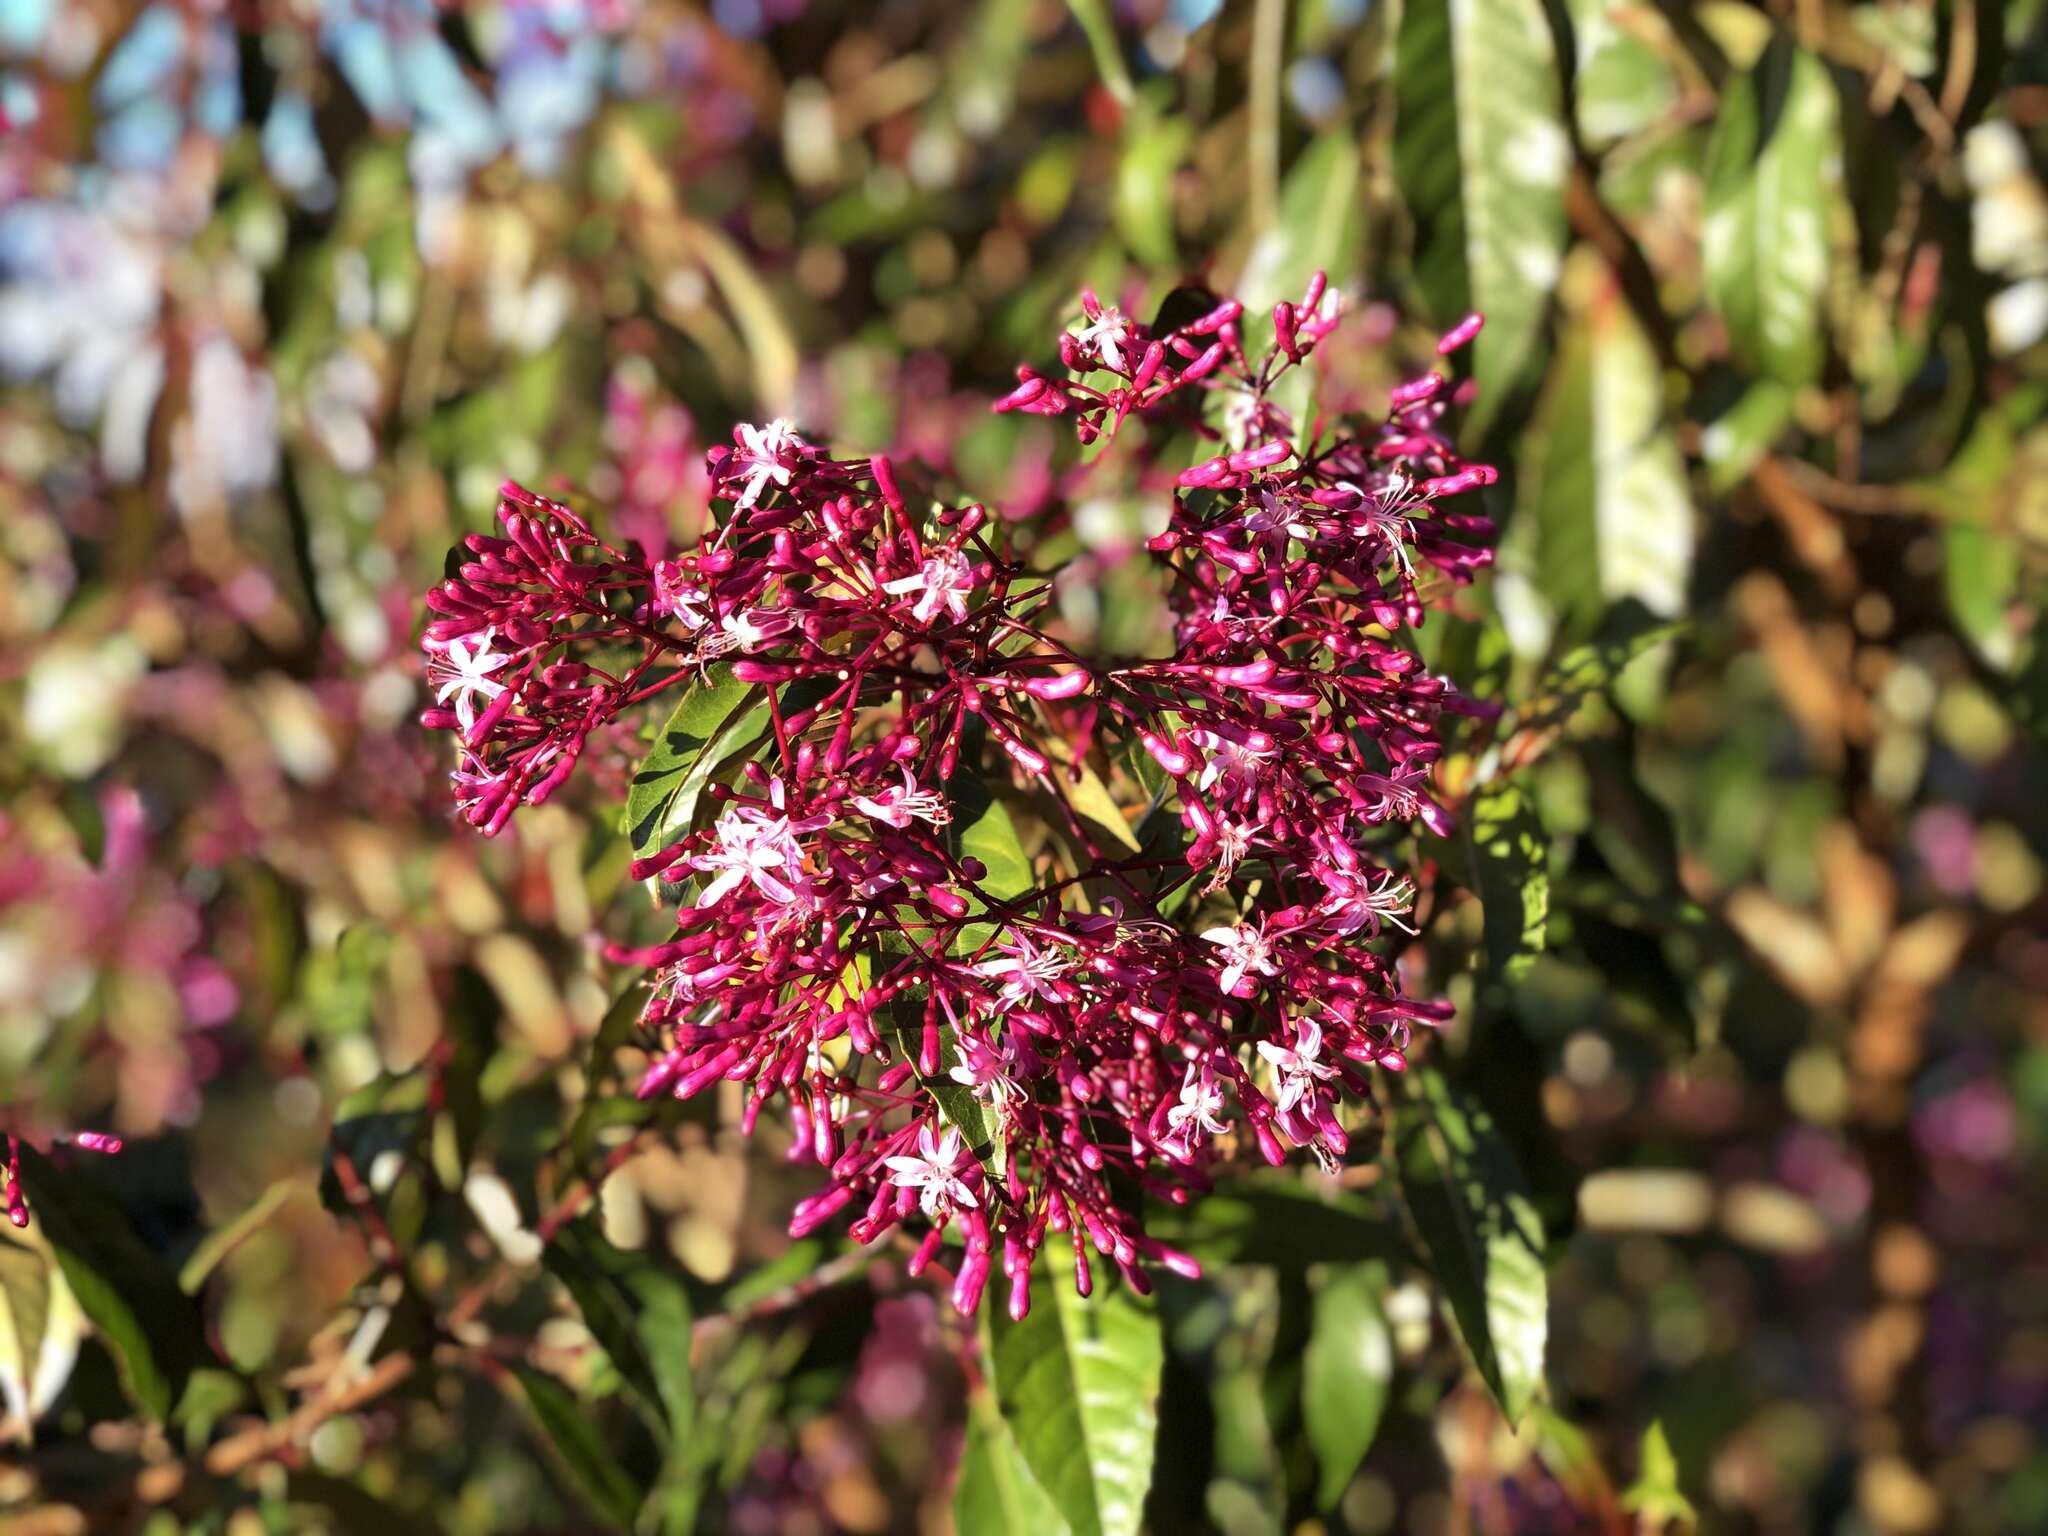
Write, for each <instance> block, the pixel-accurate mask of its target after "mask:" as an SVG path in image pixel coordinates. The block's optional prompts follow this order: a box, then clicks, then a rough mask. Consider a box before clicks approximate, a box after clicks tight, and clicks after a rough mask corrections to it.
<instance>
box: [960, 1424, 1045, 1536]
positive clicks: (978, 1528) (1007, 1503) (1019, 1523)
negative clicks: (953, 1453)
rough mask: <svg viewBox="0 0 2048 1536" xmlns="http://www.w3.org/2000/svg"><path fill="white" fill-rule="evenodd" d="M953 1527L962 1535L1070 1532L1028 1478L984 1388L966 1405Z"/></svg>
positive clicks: (1028, 1471) (1021, 1456) (1036, 1535)
mask: <svg viewBox="0 0 2048 1536" xmlns="http://www.w3.org/2000/svg"><path fill="white" fill-rule="evenodd" d="M953 1528H954V1530H956V1531H959V1532H961V1533H962V1536H967V1533H969V1532H972V1533H974V1536H981V1533H983V1532H987V1533H988V1536H1070V1530H1071V1528H1070V1527H1069V1526H1068V1525H1067V1522H1066V1521H1064V1520H1062V1519H1061V1518H1060V1514H1059V1511H1058V1510H1057V1509H1055V1508H1054V1507H1053V1502H1052V1500H1051V1498H1049V1497H1048V1496H1047V1494H1046V1491H1045V1490H1044V1489H1043V1488H1041V1487H1039V1485H1038V1479H1037V1478H1035V1477H1033V1476H1032V1475H1031V1468H1030V1466H1029V1465H1028V1464H1027V1463H1026V1462H1025V1460H1024V1453H1023V1452H1022V1451H1020V1450H1019V1449H1018V1448H1017V1441H1016V1438H1015V1437H1014V1436H1012V1435H1011V1433H1010V1431H1009V1427H1008V1426H1007V1425H1005V1424H1004V1423H1003V1419H1002V1414H1001V1412H1000V1410H998V1409H997V1407H996V1404H995V1399H994V1398H993V1397H992V1396H991V1395H990V1394H989V1393H988V1391H987V1390H986V1389H985V1388H984V1389H979V1390H976V1391H974V1392H972V1393H971V1394H970V1395H969V1397H968V1400H967V1443H966V1445H965V1446H964V1447H963V1448H962V1450H961V1452H960V1476H959V1481H958V1482H957V1483H956V1484H955V1486H954V1489H953Z"/></svg>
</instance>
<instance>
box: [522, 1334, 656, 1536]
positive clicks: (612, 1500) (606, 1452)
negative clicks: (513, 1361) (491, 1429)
mask: <svg viewBox="0 0 2048 1536" xmlns="http://www.w3.org/2000/svg"><path fill="white" fill-rule="evenodd" d="M511 1374H512V1376H513V1377H514V1378H515V1379H516V1380H517V1381H518V1383H519V1386H520V1390H521V1391H522V1392H524V1393H525V1395H526V1406H527V1408H528V1410H529V1411H530V1412H531V1414H532V1416H533V1423H534V1427H535V1428H537V1429H538V1430H539V1431H540V1433H541V1436H542V1439H543V1440H544V1441H545V1443H546V1444H547V1446H548V1447H549V1449H550V1450H551V1451H553V1453H554V1456H555V1460H556V1463H557V1465H558V1466H560V1467H561V1469H562V1470H563V1471H564V1472H566V1473H567V1474H568V1476H569V1479H570V1481H571V1482H572V1484H573V1485H574V1486H575V1487H576V1489H577V1490H578V1491H579V1492H580V1493H581V1494H582V1495H583V1497H584V1499H585V1500H586V1501H587V1502H588V1503H589V1505H590V1508H591V1510H592V1512H594V1513H595V1514H598V1515H600V1516H602V1517H603V1519H604V1522H605V1524H606V1525H607V1526H608V1527H609V1528H611V1529H613V1530H627V1529H630V1528H631V1527H632V1524H633V1517H634V1515H635V1514H636V1513H637V1512H638V1511H639V1508H640V1491H639V1489H638V1488H637V1487H635V1486H634V1483H633V1479H632V1478H631V1477H630V1476H629V1475H628V1474H627V1472H626V1469H625V1468H624V1467H622V1466H620V1465H619V1463H618V1461H617V1459H616V1458H615V1457H614V1456H613V1455H612V1453H611V1448H610V1447H609V1446H607V1445H606V1444H605V1440H604V1436H603V1435H602V1434H600V1433H599V1432H598V1427H597V1425H596V1423H595V1422H594V1421H593V1420H592V1419H591V1417H590V1414H589V1412H588V1411H587V1410H586V1409H585V1408H584V1406H583V1405H582V1404H581V1403H579V1402H578V1401H577V1400H576V1397H575V1395H574V1394H573V1393H571V1392H570V1391H569V1389H568V1388H567V1387H565V1386H563V1385H562V1383H561V1382H560V1381H558V1380H556V1379H555V1378H554V1377H553V1376H550V1375H548V1374H547V1372H545V1371H540V1370H536V1369H534V1368H533V1367H532V1366H530V1365H514V1366H513V1367H512V1369H511Z"/></svg>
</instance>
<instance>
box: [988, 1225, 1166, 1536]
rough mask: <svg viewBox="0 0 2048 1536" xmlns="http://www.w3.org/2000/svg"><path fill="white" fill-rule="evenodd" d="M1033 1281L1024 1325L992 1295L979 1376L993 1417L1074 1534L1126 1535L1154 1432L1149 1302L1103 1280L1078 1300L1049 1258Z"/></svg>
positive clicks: (1157, 1363) (1154, 1344)
mask: <svg viewBox="0 0 2048 1536" xmlns="http://www.w3.org/2000/svg"><path fill="white" fill-rule="evenodd" d="M1033 1281H1034V1284H1033V1286H1032V1298H1031V1300H1032V1306H1031V1311H1030V1313H1029V1315H1028V1316H1026V1317H1025V1319H1024V1320H1023V1321H1022V1322H1012V1321H1011V1320H1010V1319H1009V1317H1008V1316H1007V1315H1006V1314H1004V1313H1003V1312H1002V1311H1001V1303H1002V1300H1003V1298H1002V1297H1000V1296H992V1297H991V1298H990V1305H989V1308H988V1311H989V1314H990V1316H989V1324H988V1343H989V1348H988V1356H989V1378H990V1381H991V1383H992V1384H993V1386H994V1388H995V1393H996V1402H997V1404H998V1405H999V1406H1000V1408H1001V1409H1002V1415H1003V1422H1004V1423H1005V1424H1007V1425H1008V1426H1009V1430H1010V1433H1011V1434H1012V1435H1013V1436H1014V1437H1015V1438H1016V1442H1017V1447H1018V1449H1019V1451H1021V1452H1022V1454H1023V1457H1024V1462H1025V1465H1027V1466H1028V1467H1029V1468H1030V1469H1031V1472H1032V1475H1033V1476H1034V1477H1035V1478H1036V1479H1037V1480H1038V1484H1039V1486H1040V1487H1041V1488H1043V1489H1044V1490H1045V1492H1046V1494H1047V1495H1048V1496H1049V1497H1050V1498H1051V1500H1052V1503H1053V1505H1054V1507H1055V1508H1057V1509H1058V1510H1059V1512H1060V1515H1061V1516H1062V1517H1063V1518H1064V1519H1065V1520H1066V1522H1067V1524H1068V1525H1069V1526H1070V1527H1071V1528H1072V1530H1073V1533H1074V1536H1135V1533H1136V1531H1137V1530H1138V1526H1139V1522H1140V1520H1141V1518H1142V1516H1143V1514H1144V1508H1145V1493H1146V1490H1147V1489H1149V1488H1150V1487H1151V1485H1152V1454H1153V1438H1154V1436H1155V1435H1156V1433H1157V1431H1158V1427H1159V1379H1160V1371H1161V1369H1162V1365H1163V1362H1164V1348H1163V1345H1162V1343H1161V1340H1160V1331H1159V1315H1158V1309H1157V1308H1156V1307H1155V1306H1154V1305H1153V1304H1152V1302H1151V1301H1149V1300H1148V1299H1146V1298H1143V1297H1140V1296H1136V1295H1134V1294H1132V1292H1131V1290H1130V1289H1129V1287H1127V1286H1124V1285H1122V1284H1119V1283H1117V1282H1115V1281H1114V1280H1110V1279H1108V1277H1098V1279H1097V1281H1096V1284H1097V1287H1098V1288H1097V1290H1096V1293H1095V1295H1094V1296H1092V1297H1089V1298H1088V1299H1086V1300H1084V1299H1082V1298H1081V1297H1079V1296H1076V1295H1075V1294H1074V1286H1073V1277H1072V1275H1071V1274H1062V1273H1059V1272H1058V1271H1057V1270H1056V1269H1055V1267H1054V1266H1053V1264H1052V1262H1051V1260H1050V1259H1048V1260H1047V1261H1046V1263H1045V1264H1043V1265H1042V1266H1041V1267H1040V1269H1039V1271H1038V1273H1037V1274H1036V1275H1034V1276H1033ZM1105 1281H1107V1283H1105Z"/></svg>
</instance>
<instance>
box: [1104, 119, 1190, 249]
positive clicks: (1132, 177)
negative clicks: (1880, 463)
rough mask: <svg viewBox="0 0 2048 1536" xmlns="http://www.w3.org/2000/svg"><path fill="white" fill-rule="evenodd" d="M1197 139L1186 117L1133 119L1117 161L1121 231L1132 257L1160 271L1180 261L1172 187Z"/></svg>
mask: <svg viewBox="0 0 2048 1536" xmlns="http://www.w3.org/2000/svg"><path fill="white" fill-rule="evenodd" d="M1193 137H1194V129H1193V128H1192V126H1190V124H1189V123H1188V121H1187V119H1186V118H1184V117H1175V116H1164V117H1162V116H1154V115H1152V114H1150V113H1145V114H1133V120H1132V122H1131V125H1130V127H1129V128H1128V129H1127V130H1126V133H1125V137H1124V145H1123V152H1122V153H1121V154H1120V155H1119V156H1118V158H1117V168H1116V224H1117V230H1118V232H1119V233H1120V234H1122V236H1123V237H1124V243H1125V244H1127V245H1128V246H1130V248H1131V254H1132V255H1134V256H1136V257H1137V258H1138V260H1140V261H1142V262H1144V263H1145V264H1146V265H1148V266H1151V267H1154V268H1157V269H1160V270H1162V271H1163V270H1165V269H1167V268H1170V267H1171V266H1172V265H1173V264H1174V262H1175V261H1176V260H1177V259H1178V252H1177V250H1176V246H1175V242H1174V230H1173V203H1174V199H1173V183H1174V177H1175V176H1176V175H1177V174H1178V172H1179V170H1180V166H1181V162H1182V161H1183V160H1184V159H1185V158H1186V157H1187V151H1188V144H1189V142H1190V141H1191V140H1192V139H1193Z"/></svg>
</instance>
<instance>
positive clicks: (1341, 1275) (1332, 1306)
mask: <svg viewBox="0 0 2048 1536" xmlns="http://www.w3.org/2000/svg"><path fill="white" fill-rule="evenodd" d="M1386 1286H1387V1269H1386V1266H1385V1265H1384V1264H1376V1263H1367V1264H1354V1265H1346V1266H1345V1267H1343V1268H1341V1269H1333V1270H1332V1271H1331V1272H1330V1273H1329V1274H1327V1275H1326V1276H1325V1277H1324V1279H1323V1283H1322V1284H1321V1285H1320V1286H1319V1287H1318V1288H1317V1290H1316V1294H1315V1315H1314V1322H1313V1324H1312V1325H1311V1329H1310V1333H1309V1343H1308V1352H1307V1354H1306V1356H1305V1357H1304V1359H1303V1361H1302V1380H1301V1416H1302V1424H1303V1427H1304V1428H1305V1429H1306V1430H1307V1431H1308V1443H1309V1444H1310V1446H1312V1447H1313V1448H1314V1450H1315V1453H1316V1466H1317V1468H1318V1476H1317V1483H1316V1502H1317V1503H1318V1504H1320V1505H1321V1506H1322V1507H1323V1508H1325V1509H1329V1508H1332V1507H1334V1506H1335V1505H1336V1503H1337V1501H1338V1500H1339V1499H1340V1498H1342V1497H1343V1496H1344V1490H1345V1489H1346V1488H1347V1487H1349V1486H1350V1483H1351V1479H1352V1477H1353V1476H1354V1475H1356V1473H1357V1471H1358V1468H1359V1464H1360V1463H1361V1462H1363V1461H1364V1460H1365V1453H1366V1452H1367V1451H1368V1450H1370V1449H1371V1448H1372V1440H1373V1436H1374V1435H1376V1434H1378V1433H1379V1427H1380V1416H1381V1415H1382V1414H1383V1413H1384V1412H1385V1411H1386V1407H1387V1394H1388V1389H1389V1387H1390V1386H1391V1384H1392V1382H1393V1377H1394V1339H1393V1334H1392V1332H1391V1330H1389V1329H1388V1327H1387V1319H1386V1316H1385V1314H1384V1313H1383V1312H1382V1311H1381V1310H1380V1297H1381V1296H1382V1295H1383V1294H1384V1293H1385V1291H1386Z"/></svg>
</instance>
